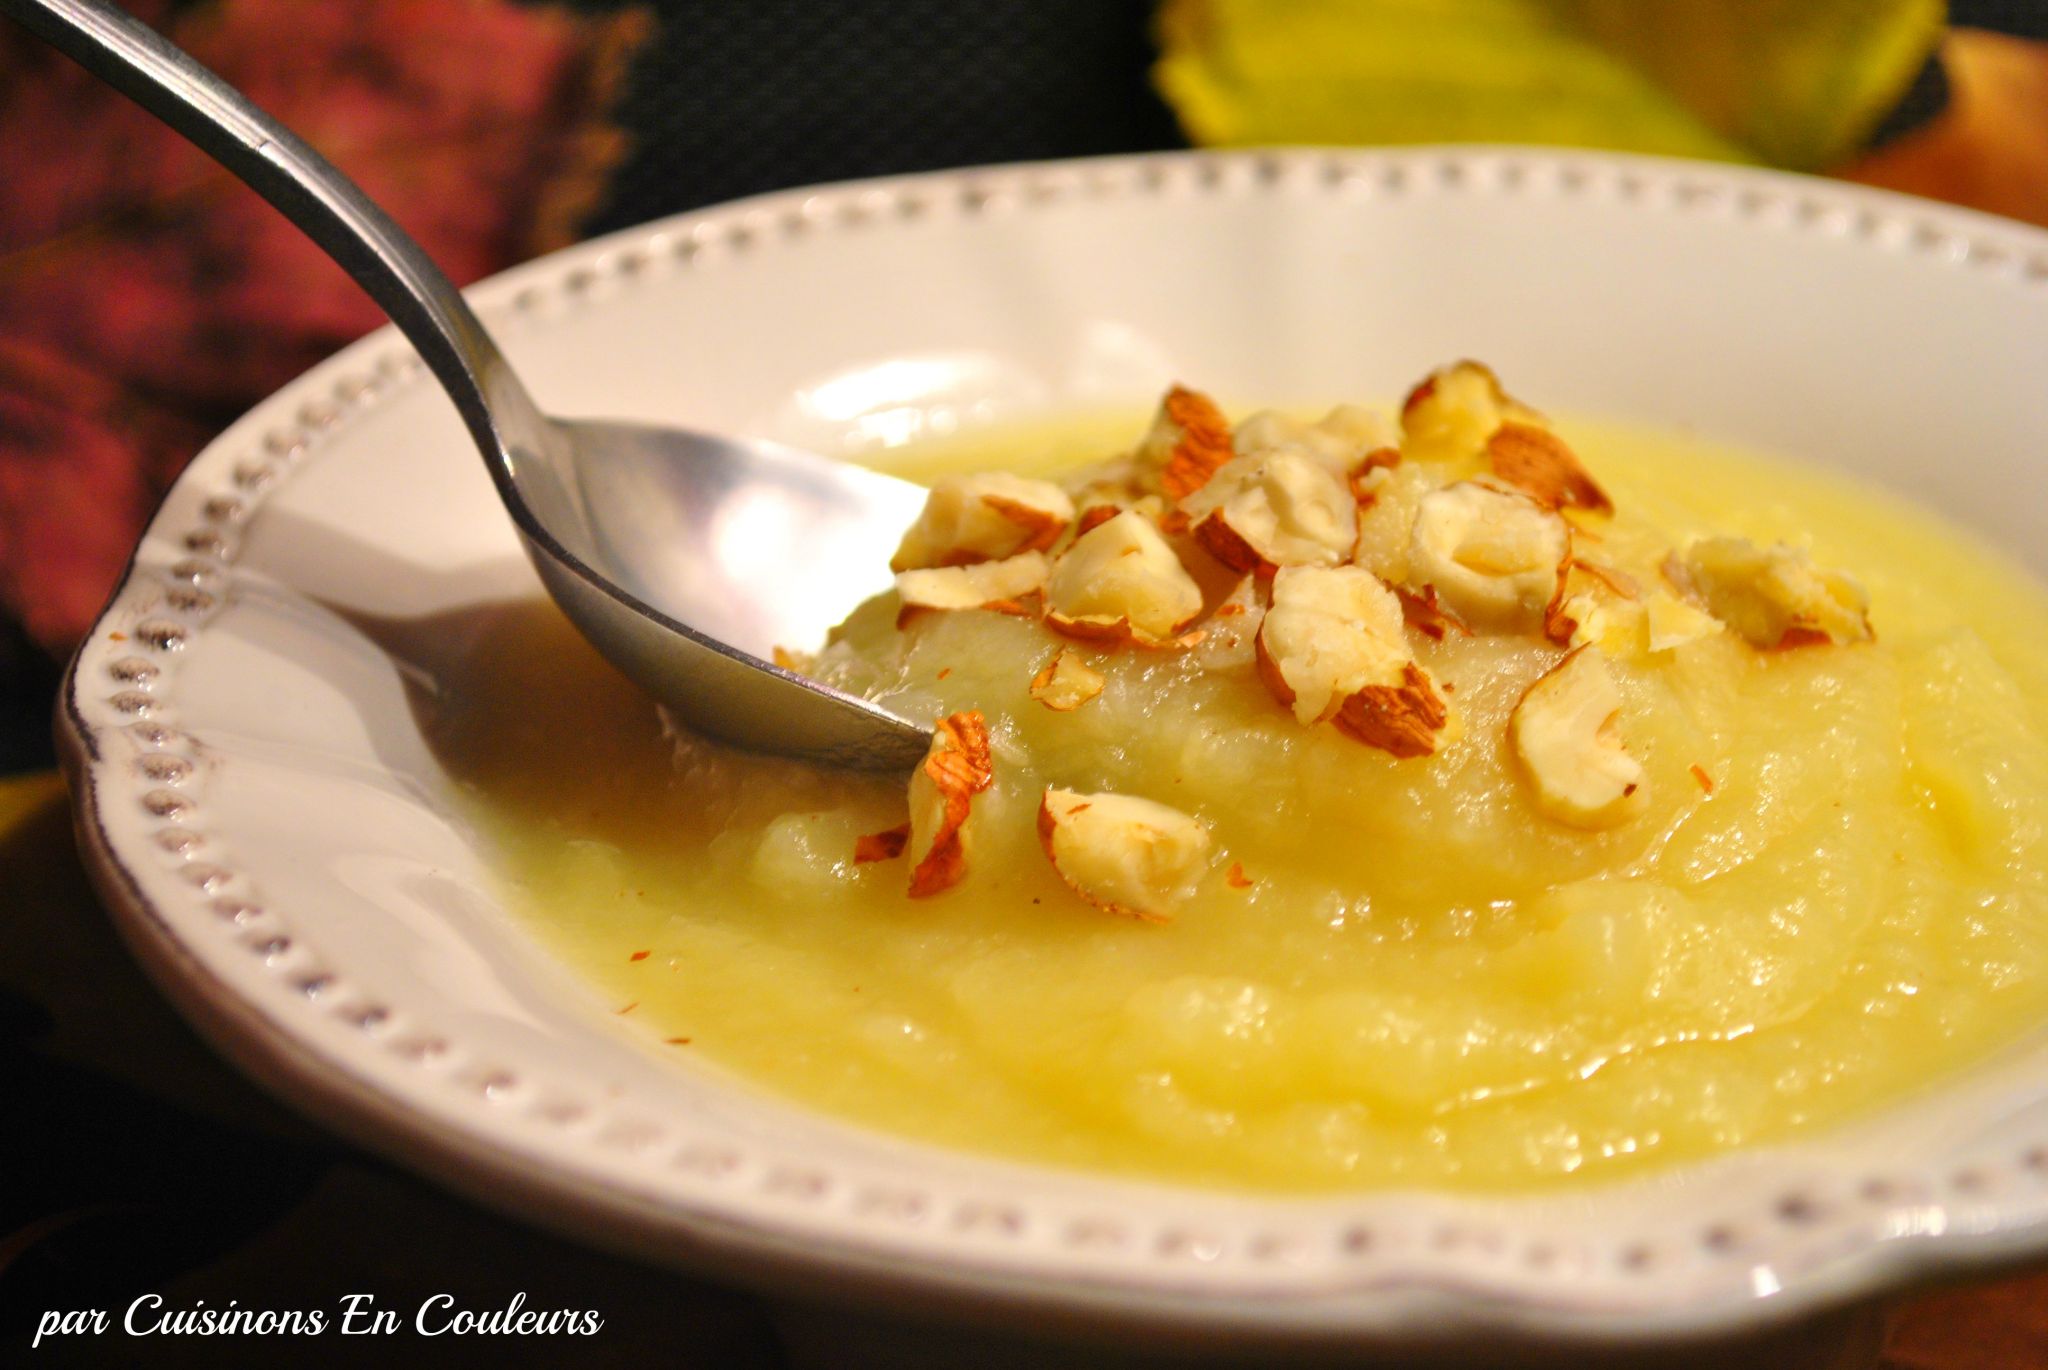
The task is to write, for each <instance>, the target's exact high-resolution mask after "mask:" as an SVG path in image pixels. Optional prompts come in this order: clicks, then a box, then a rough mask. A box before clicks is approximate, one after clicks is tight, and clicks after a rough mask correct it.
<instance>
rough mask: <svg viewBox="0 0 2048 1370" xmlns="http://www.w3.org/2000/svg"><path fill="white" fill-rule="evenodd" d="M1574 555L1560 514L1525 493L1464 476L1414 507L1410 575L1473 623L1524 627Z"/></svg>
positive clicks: (1551, 593) (1549, 599)
mask: <svg viewBox="0 0 2048 1370" xmlns="http://www.w3.org/2000/svg"><path fill="white" fill-rule="evenodd" d="M1570 555H1571V530H1570V528H1569V526H1568V525H1566V523H1565V521H1564V520H1563V519H1562V518H1560V517H1559V516H1558V515H1557V514H1555V513H1553V512H1551V511H1550V510H1548V509H1544V508H1542V507H1541V506H1540V505H1538V504H1537V503H1536V502H1535V501H1534V500H1532V499H1530V498H1529V497H1528V496H1527V495H1524V494H1522V493H1520V492H1519V491H1514V490H1503V489H1500V488H1498V487H1496V486H1492V485H1486V484H1482V483H1480V482H1478V481H1459V482H1458V483H1456V484H1455V485H1448V486H1445V487H1444V488H1443V489H1441V490H1435V491H1431V492H1430V493H1429V494H1427V495H1424V496H1423V497H1422V500H1421V502H1420V503H1419V504H1418V505H1417V506H1416V511H1415V523H1414V526H1413V529H1412V530H1411V532H1410V536H1409V544H1408V568H1407V571H1408V574H1407V581H1408V583H1409V584H1410V585H1415V586H1434V587H1435V588H1436V592H1437V594H1438V595H1439V596H1440V597H1441V598H1442V600H1443V602H1444V603H1445V604H1447V605H1449V606H1450V608H1451V609H1452V610H1453V611H1455V612H1456V613H1457V614H1458V615H1459V616H1460V617H1461V618H1463V619H1465V620H1466V621H1467V622H1469V623H1472V624H1475V625H1478V626H1481V627H1489V628H1502V629H1510V630H1514V629H1521V628H1526V627H1530V626H1533V625H1535V624H1537V623H1538V622H1540V620H1541V619H1542V617H1543V612H1544V609H1545V607H1546V606H1548V605H1549V604H1550V603H1551V602H1552V600H1553V598H1554V597H1555V594H1556V591H1557V585H1558V577H1559V573H1560V568H1562V567H1563V566H1564V564H1565V561H1566V559H1567V558H1569V557H1570Z"/></svg>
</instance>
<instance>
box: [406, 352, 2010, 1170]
mask: <svg viewBox="0 0 2048 1370" xmlns="http://www.w3.org/2000/svg"><path fill="white" fill-rule="evenodd" d="M1099 428H1100V426H1099V425H1096V426H1095V429H1096V431H1095V432H1093V433H1089V432H1084V431H1083V430H1082V429H1081V428H1078V427H1077V428H1075V429H1072V430H1066V431H1062V430H1059V429H1043V430H1036V431H1019V432H1016V433H1011V434H1007V435H999V436H998V437H995V438H990V439H979V438H977V439H971V440H967V441H960V442H953V443H951V444H949V445H945V446H939V447H932V448H927V449H924V450H922V451H913V452H908V453H905V454H904V459H903V469H905V470H909V471H914V472H915V473H917V474H919V475H921V476H924V477H926V478H928V479H932V481H933V483H934V493H933V495H932V498H931V502H930V504H929V505H928V506H927V509H926V512H925V515H924V517H923V518H921V519H920V521H919V523H918V524H917V526H916V527H914V528H913V529H912V530H910V532H909V533H908V534H907V536H906V538H905V540H904V545H903V548H902V550H901V552H899V554H898V557H897V563H896V566H897V569H898V571H899V572H900V574H899V576H898V582H897V583H898V590H897V592H895V593H892V594H889V595H885V596H883V597H881V598H879V599H877V600H875V601H872V602H870V603H869V604H868V605H867V606H865V607H864V608H862V609H861V610H860V611H858V612H857V613H856V614H854V616H853V617H852V618H851V619H850V620H849V621H848V622H847V623H846V624H845V625H844V627H843V628H842V629H841V630H840V631H839V632H838V634H837V635H836V636H835V639H834V641H833V642H832V643H831V644H830V645H829V646H827V647H825V648H824V650H823V651H821V652H819V653H818V654H817V655H816V656H815V657H812V658H798V657H794V656H793V657H792V658H791V660H792V661H793V662H795V664H797V665H798V666H799V667H800V668H801V669H804V670H806V671H809V672H810V673H812V674H814V675H815V676H817V677H818V678H820V679H823V680H828V681H830V682H832V683H834V684H836V685H840V686H842V687H845V688H848V689H852V690H856V691H859V692H860V693H863V694H865V695H867V696H869V697H871V698H874V699H876V700H879V701H881V702H882V703H884V704H886V705H887V706H889V707H890V708H892V709H894V710H896V711H897V712H899V713H901V714H903V715H904V716H906V717H911V718H918V719H929V720H933V721H934V722H935V725H936V726H935V730H934V742H933V748H932V752H931V755H930V756H929V757H928V758H927V761H926V763H925V764H924V766H922V767H921V768H920V770H919V772H918V774H917V775H916V776H915V777H914V778H912V779H911V781H910V783H909V784H908V786H907V787H906V786H905V785H904V784H903V783H902V782H901V781H899V780H888V781H885V780H877V779H874V778H864V777H859V776H853V775H845V774H831V773H823V772H816V771H812V770H808V769H806V768H804V767H801V766H798V765H794V764H791V763H787V762H782V761H777V760H771V759H764V758H759V757H753V756H747V755H744V754H740V753H736V752H733V751H730V750H728V749H725V748H722V747H719V746H715V745H712V744H710V743H707V742H705V741H702V740H700V739H697V738H695V737H693V736H690V735H688V734H686V733H683V732H680V731H677V730H675V729H673V728H670V727H668V726H665V724H664V722H663V720H662V719H661V717H660V716H659V715H658V713H657V711H656V708H655V706H654V705H652V704H651V703H650V702H649V701H648V700H647V699H645V698H644V697H643V696H641V695H640V694H638V693H637V692H636V691H635V690H634V689H633V688H632V687H631V686H629V685H627V684H626V683H624V682H623V681H622V680H621V679H619V678H618V677H617V676H615V675H614V674H613V673H612V672H611V671H610V670H609V669H608V668H606V667H605V666H604V665H603V664H602V663H601V662H600V661H599V660H598V659H597V658H596V657H595V655H594V654H593V653H592V652H591V651H590V650H589V649H588V648H586V647H585V646H583V644H582V643H581V642H580V640H578V639H576V638H575V636H574V635H573V633H572V632H570V630H569V629H568V628H567V627H566V626H564V625H563V624H562V623H561V621H560V620H559V619H558V618H557V617H556V616H555V615H554V614H553V612H552V611H551V610H548V609H545V608H540V607H535V608H533V609H532V610H530V611H528V612H524V613H521V614H518V615H514V616H511V617H508V618H507V619H505V620H504V621H502V622H501V623H499V624H498V625H497V626H496V628H495V629H494V630H493V631H491V632H490V633H487V634H486V635H485V636H484V637H483V639H482V640H481V641H480V643H479V645H478V646H477V648H476V649H475V650H474V651H473V652H472V653H470V654H469V655H468V657H467V658H466V659H465V662H464V665H463V667H462V670H461V672H460V676H461V678H460V679H456V680H452V681H449V682H445V683H444V691H443V696H444V698H453V699H458V700H461V701H462V705H461V707H460V708H459V709H456V710H452V711H450V712H449V713H447V714H446V715H445V716H444V717H443V718H441V719H440V720H439V721H438V723H437V724H436V725H435V736H436V740H437V745H438V746H439V748H440V750H441V751H442V753H443V755H444V757H445V758H446V760H447V762H448V765H449V766H450V769H451V771H452V772H453V773H454V774H455V775H457V776H458V777H459V778H460V779H461V780H462V781H463V782H464V784H465V786H466V788H467V790H468V792H469V794H470V796H471V798H472V799H473V802H474V813H475V816H476V819H477V821H478V823H479V824H480V826H481V827H482V828H483V829H484V831H485V832H486V833H487V835H488V837H489V838H490V839H492V840H493V842H494V844H495V847H496V850H497V852H498V853H499V855H500V857H501V860H502V869H503V870H504V871H505V872H506V873H507V875H508V876H509V877H510V879H511V880H512V881H513V882H514V884H515V886H516V891H515V896H514V902H515V903H516V904H517V905H518V906H519V907H521V908H523V909H525V910H527V911H528V913H529V914H530V916H531V918H532V922H533V925H534V927H535V928H536V929H537V930H538V931H539V933H540V934H541V935H542V937H543V938H544V939H545V940H546V941H547V942H548V943H549V944H550V945H551V946H553V947H554V948H556V949H557V950H558V951H559V952H560V954H561V955H563V956H564V957H565V958H567V959H568V960H569V961H570V962H572V963H573V964H574V965H575V966H577V967H578V968H580V969H581V970H582V971H583V973H584V974H586V975H587V976H588V977H590V979H591V980H592V981H594V982H595V983H596V984H597V985H598V986H599V987H600V988H601V990H602V992H603V994H604V995H605V996H606V998H607V1000H608V1001H609V1007H611V1008H612V1009H613V1010H614V1011H616V1012H618V1013H621V1014H624V1015H626V1019H627V1021H628V1022H630V1023H633V1024H637V1025H638V1026H639V1027H640V1028H641V1029H643V1030H644V1031H645V1032H646V1033H647V1034H648V1035H649V1038H650V1041H652V1042H654V1043H658V1044H661V1046H660V1048H659V1049H665V1050H673V1051H678V1052H691V1053H701V1054H702V1055H704V1056H705V1057H707V1058H709V1059H710V1060H713V1061H715V1062H717V1063H719V1064H720V1065H722V1066H725V1067H728V1068H730V1069H731V1070H732V1071H733V1072H736V1073H737V1074H738V1075H740V1076H742V1077H745V1078H746V1079H748V1080H751V1081H754V1082H758V1083H759V1084H761V1085H764V1086H767V1087H769V1088H770V1089H773V1090H776V1091H779V1092H781V1093H784V1094H786V1095H788V1096H791V1097H794V1098H796V1099H799V1100H802V1101H804V1102H806V1103H809V1104H812V1105H815V1106H817V1107H819V1108H822V1109H825V1110H828V1111H830V1112H833V1113H837V1114H841V1115H843V1116H846V1117H848V1118H852V1119H857V1120H860V1121H863V1122H867V1123H870V1124H873V1125H875V1126H877V1127H881V1128H886V1129H889V1130H892V1131H896V1132H899V1133H904V1134H908V1135H911V1136H914V1137H919V1138H924V1139H928V1140H931V1141H935V1142H940V1143H945V1144H950V1145H957V1146H961V1147H967V1148H971V1149H975V1150H981V1151H985V1152H991V1153H998V1154H1002V1155H1007V1156H1012V1157H1019V1158H1026V1159H1031V1160H1038V1161H1046V1162H1052V1163H1057V1164H1063V1165H1069V1166H1076V1167H1085V1168H1088V1169H1092V1170H1098V1171H1110V1172H1118V1173H1124V1174H1130V1175H1139V1176H1148V1177H1156V1178H1162V1179H1172V1180H1181V1181H1188V1182H1195V1183H1201V1184H1207V1185H1218V1186H1230V1187H1240V1188H1255V1189H1271V1190H1318V1189H1340V1188H1359V1187H1366V1186H1373V1185H1386V1184H1392V1183H1403V1184H1426V1185H1432V1186H1450V1187H1466V1188H1485V1189H1505V1188H1527V1187H1533V1186H1539V1185H1545V1184H1551V1183H1555V1182H1559V1181H1563V1180H1567V1179H1576V1178H1581V1177H1593V1176H1613V1175H1618V1174H1621V1173H1623V1172H1624V1171H1626V1170H1628V1169H1631V1168H1635V1167H1640V1166H1643V1165H1645V1164H1648V1163H1661V1162H1669V1161H1672V1160H1677V1159H1681V1158H1686V1157H1696V1156H1702V1155H1706V1154H1710V1153H1713V1152H1717V1151H1722V1150H1725V1149H1727V1148H1730V1147H1735V1146H1740V1145H1744V1144H1749V1143H1754V1142H1759V1141H1765V1140H1769V1139H1775V1138H1782V1137H1786V1136H1789V1135H1791V1134H1794V1133H1796V1132H1798V1131H1800V1130H1802V1129H1807V1128H1811V1127H1814V1126H1816V1125H1818V1124H1823V1123H1827V1122H1829V1121H1832V1120H1836V1119H1841V1118H1844V1117H1848V1116H1850V1115H1853V1114H1855V1113H1857V1112H1858V1111H1860V1110H1864V1109H1867V1108H1869V1107H1871V1106H1872V1105H1874V1104H1877V1103H1879V1102H1881V1101H1884V1100H1888V1099H1893V1098H1897V1097H1899V1096H1900V1095H1902V1094H1904V1093H1905V1092H1907V1091H1910V1090H1912V1089H1913V1088H1915V1087H1917V1086H1920V1085H1923V1084H1925V1083H1926V1082H1927V1081H1929V1080H1930V1079H1931V1078H1933V1077H1935V1076H1937V1075H1939V1074H1940V1073H1942V1072H1944V1071H1946V1070H1949V1069H1952V1068H1954V1067H1957V1066H1959V1065H1962V1064H1965V1063H1968V1062H1970V1061H1972V1060H1974V1059H1978V1058H1981V1057H1983V1056H1984V1055H1985V1054H1986V1053H1988V1052H1989V1051H1990V1050H1992V1049H1993V1048H1995V1047H1996V1046H1998V1045H1999V1044H2001V1043H2004V1042H2007V1041H2009V1040H2011V1039H2012V1038H2013V1037H2014V1036H2016V1035H2017V1034H2018V1033H2019V1032H2020V1031H2021V1030H2023V1029H2025V1028H2026V1027H2029V1026H2032V1025H2034V1024H2037V1023H2039V1022H2040V1021H2042V1019H2043V1018H2044V1017H2048V975H2044V970H2048V966H2044V961H2048V890H2044V888H2043V873H2044V870H2048V861H2044V852H2043V843H2044V840H2048V837H2044V833H2048V827H2044V818H2048V748H2044V745H2043V736H2044V731H2043V730H2044V720H2043V717H2042V712H2041V710H2042V705H2041V701H2043V700H2048V645H2044V644H2048V599H2044V597H2043V595H2042V593H2041V592H2040V591H2039V590H2038V589H2037V588H2036V587H2035V585H2034V584H2033V583H2032V582H2031V581H2029V580H2028V579H2026V578H2025V577H2024V575H2023V574H2022V573H2021V572H2019V571H2018V570H2017V569H2016V568H2015V567H2014V566H2013V565H2011V564H2010V563H2008V562H2007V561H2005V560H2003V559H2001V558H2000V557H1998V556H1996V555H1993V554H1991V553H1989V552H1987V551H1986V550H1984V549H1983V548H1981V547H1979V546H1977V545H1975V544H1974V543H1973V542H1972V541H1971V540H1970V539H1969V538H1967V537H1966V536H1964V535H1962V534H1960V533H1958V532H1956V531H1955V530H1953V529H1950V528H1948V527H1946V526H1944V525H1942V524H1939V523H1937V522H1935V521H1934V520H1933V519H1931V518H1929V517H1928V516H1926V515H1925V514H1922V513H1919V512H1917V511H1915V510H1913V509H1911V508H1908V507H1906V506H1904V505H1903V504H1901V503H1899V502H1897V501H1894V500H1892V499H1889V498H1886V497H1883V496H1880V495H1877V494H1874V493H1871V492H1868V491H1864V490H1861V489H1858V488H1856V487H1854V486H1852V485H1849V484H1847V483H1845V482H1843V481H1841V480H1838V479H1835V478H1831V477H1826V476H1822V475H1819V474H1816V473H1813V472H1810V471H1806V470H1802V469H1799V468H1796V467H1792V466H1787V465H1782V464H1779V463H1777V462H1774V461H1771V460H1766V459H1760V458H1757V457H1753V456H1749V455H1745V454H1741V453H1736V452H1730V451H1724V450H1717V449H1714V448H1711V447H1709V446H1706V445H1704V444H1702V443H1700V442H1697V441H1694V440H1691V439H1686V438H1681V437H1676V436H1672V435H1665V434H1649V433H1642V432H1636V431H1631V430H1625V429H1620V428H1609V427H1599V426H1590V425H1589V426H1579V425H1574V426H1572V427H1571V429H1570V433H1569V437H1568V438H1567V437H1566V436H1564V435H1563V434H1561V433H1560V432H1559V430H1558V429H1557V428H1555V427H1554V426H1553V425H1552V424H1551V423H1550V422H1549V421H1548V420H1546V419H1544V418H1543V417H1542V416H1541V415H1539V414H1537V413H1536V412H1535V411H1533V410H1530V409H1528V408H1527V407H1526V406H1524V405H1522V404H1520V403H1519V402H1518V401H1516V400H1514V399H1513V398H1512V397H1510V396H1509V395H1507V394H1506V393H1505V392H1504V391H1503V390H1502V389H1501V387H1500V385H1499V383H1498V382H1497V381H1496V380H1495V379H1494V377H1493V376H1492V374H1491V373H1490V372H1488V371H1487V370H1486V369H1485V368H1483V367H1480V366H1476V365H1474V364H1471V363H1461V364H1459V365H1457V366H1454V367H1448V368H1445V369H1443V370H1440V371H1438V372H1437V373H1435V374H1434V375H1433V376H1431V377H1430V378H1428V379H1427V380H1426V381H1424V382H1423V383H1422V384H1421V385H1420V386H1418V387H1416V390H1415V391H1414V392H1413V393H1412V394H1411V395H1410V397H1409V399H1408V402H1407V403H1406V404H1405V405H1404V407H1403V410H1402V413H1401V415H1400V418H1399V420H1398V422H1395V421H1391V420H1388V419H1384V418H1381V417H1378V416H1375V415H1373V414H1371V413H1368V412H1366V411H1363V410H1358V409H1354V408H1349V407H1345V408H1340V409H1338V410H1336V411H1333V412H1332V413H1331V414H1330V415H1329V416H1328V417H1326V418H1324V419H1322V420H1320V421H1316V422H1313V423H1311V422H1305V421H1302V420H1298V419H1293V418H1288V417H1285V416H1282V415H1278V414H1273V413H1266V414H1260V415H1254V416H1252V417H1251V418H1248V419H1246V420H1245V421H1243V422H1241V423H1239V424H1237V425H1235V426H1234V427H1233V426H1232V425H1231V424H1230V423H1229V422H1228V421H1227V420H1225V419H1224V417H1223V416H1222V415H1221V414H1220V413H1219V412H1218V411H1217V410H1216V408H1215V406H1214V405H1213V404H1211V403H1210V402H1209V401H1208V400H1207V399H1206V398H1204V397H1203V396H1201V395H1198V394H1195V393H1193V392H1190V391H1184V390H1176V391H1174V392H1173V393H1172V394H1170V395H1169V396H1168V398H1167V401H1166V403H1165V404H1164V405H1163V406H1162V409H1161V411H1160V413H1159V415H1158V417H1157V418H1156V420H1155V421H1154V423H1153V426H1152V428H1151V430H1150V431H1149V432H1148V433H1146V434H1145V435H1144V436H1143V438H1142V440H1141V441H1140V442H1139V443H1138V444H1137V446H1136V447H1134V448H1133V447H1128V443H1129V436H1128V434H1127V435H1126V436H1125V437H1124V438H1123V443H1124V444H1125V447H1126V450H1124V451H1122V452H1120V453H1118V454H1117V455H1116V456H1114V457H1112V458H1111V459H1109V460H1107V461H1104V460H1102V459H1101V454H1102V453H1103V452H1104V451H1105V450H1113V449H1110V448H1108V447H1107V446H1105V445H1104V444H1103V443H1101V442H1100V441H1099V440H1098V439H1099ZM998 468H999V469H1002V470H1003V471H1005V472H1007V473H1008V474H1002V475H990V474H984V473H987V472H990V471H991V470H994V469H998Z"/></svg>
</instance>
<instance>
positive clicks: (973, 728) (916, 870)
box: [909, 711, 995, 899]
mask: <svg viewBox="0 0 2048 1370" xmlns="http://www.w3.org/2000/svg"><path fill="white" fill-rule="evenodd" d="M994 780H995V763H994V760H993V758H992V756H991V754H990V751H989V743H988V721H987V720H986V719H984V718H983V717H982V716H981V714H980V713H978V712H974V711H969V712H967V713H957V714H952V715H949V716H948V717H946V718H942V719H940V720H939V724H938V726H937V727H936V728H934V729H933V730H932V745H931V750H930V751H928V752H926V753H925V757H924V760H923V761H922V762H921V763H919V765H918V768H917V770H916V772H915V773H914V774H913V775H912V776H911V777H910V842H909V849H910V853H911V857H912V861H913V865H912V868H911V872H910V897H911V898H912V899H922V898H924V897H925V896H927V895H932V894H938V893H941V892H942V891H945V890H949V889H951V888H953V886H955V885H957V884H959V883H960V881H961V878H962V877H964V876H965V875H966V874H967V836H968V834H967V821H968V819H969V817H970V816H971V815H972V813H973V807H974V796H976V795H978V794H980V793H981V792H982V791H983V790H985V789H987V788H988V787H989V785H990V784H991V783H993V781H994Z"/></svg>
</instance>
